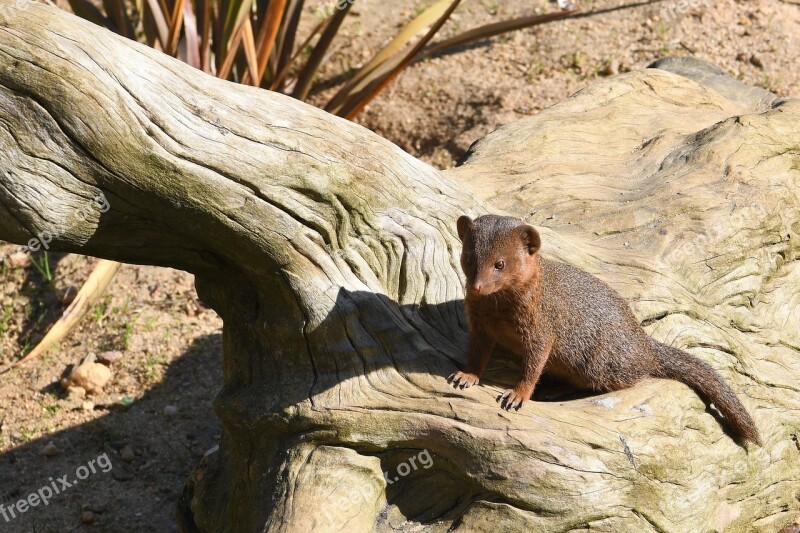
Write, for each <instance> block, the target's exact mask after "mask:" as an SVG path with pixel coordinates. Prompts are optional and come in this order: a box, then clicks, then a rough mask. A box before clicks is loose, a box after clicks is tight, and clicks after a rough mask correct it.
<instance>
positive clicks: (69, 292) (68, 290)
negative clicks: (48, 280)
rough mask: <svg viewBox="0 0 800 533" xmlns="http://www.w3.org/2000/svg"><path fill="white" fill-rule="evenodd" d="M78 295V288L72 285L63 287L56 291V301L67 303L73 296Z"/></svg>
mask: <svg viewBox="0 0 800 533" xmlns="http://www.w3.org/2000/svg"><path fill="white" fill-rule="evenodd" d="M77 295H78V289H76V288H75V287H73V286H69V287H65V288H63V289H59V290H58V291H56V297H57V298H58V301H59V302H61V303H62V304H64V305H69V304H71V303H72V302H74V301H75V296H77Z"/></svg>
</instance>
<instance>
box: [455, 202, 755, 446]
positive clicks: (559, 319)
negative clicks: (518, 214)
mask: <svg viewBox="0 0 800 533" xmlns="http://www.w3.org/2000/svg"><path fill="white" fill-rule="evenodd" d="M458 234H459V237H460V238H461V241H462V243H463V249H462V253H461V267H462V269H463V270H464V275H465V276H466V278H467V295H466V298H465V303H466V310H467V318H468V320H469V333H470V338H469V362H468V364H467V368H466V369H465V370H464V371H459V372H456V373H455V374H453V375H452V376H450V378H449V379H450V381H451V383H453V385H454V386H456V387H461V388H467V387H470V386H472V385H476V384H477V383H478V381H479V379H480V376H481V373H482V372H483V370H484V368H485V367H486V363H487V361H488V360H489V356H490V355H491V352H492V350H493V348H494V346H495V344H498V345H500V346H502V347H504V348H506V349H507V350H509V351H510V352H512V353H514V354H517V355H519V356H520V357H521V358H522V375H521V377H520V380H519V382H518V383H517V385H516V386H515V387H514V388H513V389H509V390H507V391H505V393H504V394H503V395H502V396H501V397H500V398H498V399H499V400H501V406H502V407H503V408H506V409H511V408H516V409H519V408H520V407H521V406H522V404H523V403H524V402H525V401H526V400H528V399H530V397H531V395H532V394H533V390H534V387H535V386H536V382H537V381H538V380H539V377H540V376H541V375H542V372H547V373H548V374H550V375H552V376H554V377H556V378H558V379H561V380H564V381H567V382H568V383H571V384H572V385H574V386H576V387H579V388H581V389H589V390H595V391H611V390H618V389H623V388H627V387H631V386H633V385H634V384H636V383H637V382H638V381H640V380H642V379H644V378H647V377H651V376H652V377H661V378H669V379H674V380H677V381H681V382H683V383H686V384H687V385H689V386H690V387H691V388H692V389H694V390H695V391H696V392H697V393H698V395H700V396H701V397H702V398H703V399H704V400H705V401H707V402H713V403H714V405H715V406H716V407H717V409H718V410H719V411H720V412H721V413H722V414H723V415H724V416H725V418H726V419H727V420H728V421H729V422H730V425H731V426H732V428H733V430H734V431H735V433H736V436H737V437H738V438H739V439H740V440H750V441H752V442H755V443H757V444H760V443H761V440H760V437H759V434H758V429H757V428H756V426H755V424H754V423H753V420H752V418H751V417H750V415H749V414H748V413H747V411H746V410H745V408H744V406H743V405H742V404H741V403H740V402H739V400H738V398H737V397H736V395H735V394H734V392H733V391H732V390H731V389H730V387H729V386H728V385H727V384H726V383H725V381H724V380H723V379H722V377H721V376H720V375H719V374H718V373H717V372H716V371H715V370H714V369H713V368H712V367H711V366H709V365H708V364H706V363H704V362H703V361H701V360H699V359H697V358H695V357H693V356H692V355H690V354H688V353H686V352H684V351H682V350H678V349H677V348H672V347H670V346H666V345H664V344H661V343H659V342H657V341H655V340H653V339H652V338H650V337H649V336H648V335H647V334H646V333H645V332H644V330H642V328H641V326H640V324H639V322H638V321H637V320H636V318H635V317H634V315H633V312H631V310H630V307H629V306H628V304H627V302H626V301H625V300H623V299H622V297H620V296H619V295H618V294H617V293H616V292H615V291H614V290H613V289H612V288H611V287H609V286H608V285H606V284H605V283H603V282H602V281H600V280H599V279H597V278H595V277H594V276H592V275H590V274H588V273H586V272H583V271H582V270H579V269H577V268H574V267H571V266H569V265H566V264H563V263H557V262H554V261H548V260H545V259H542V258H540V257H539V247H540V245H541V239H540V237H539V233H538V232H537V231H536V229H534V228H533V227H532V226H529V225H527V224H525V223H524V222H522V221H520V220H518V219H515V218H512V217H500V216H495V215H486V216H482V217H479V218H477V219H475V220H470V219H469V218H468V217H466V216H462V217H460V218H459V219H458ZM501 262H502V264H501ZM498 267H501V268H498Z"/></svg>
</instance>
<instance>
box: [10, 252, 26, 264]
mask: <svg viewBox="0 0 800 533" xmlns="http://www.w3.org/2000/svg"><path fill="white" fill-rule="evenodd" d="M8 264H9V265H11V268H25V267H27V266H28V265H30V264H31V257H30V255H29V254H27V253H25V252H15V253H13V254H11V255H9V256H8Z"/></svg>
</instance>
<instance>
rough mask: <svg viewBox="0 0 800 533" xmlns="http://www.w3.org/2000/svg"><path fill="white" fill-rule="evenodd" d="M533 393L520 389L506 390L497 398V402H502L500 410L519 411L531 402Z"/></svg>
mask: <svg viewBox="0 0 800 533" xmlns="http://www.w3.org/2000/svg"><path fill="white" fill-rule="evenodd" d="M532 393H533V391H529V390H521V389H520V388H519V387H517V388H515V389H506V390H505V392H503V394H501V395H500V396H498V397H497V401H498V402H500V408H501V409H505V410H506V411H510V410H511V409H514V410H516V411H519V408H520V407H522V405H523V404H524V403H525V402H526V401H528V400H530V398H531V394H532Z"/></svg>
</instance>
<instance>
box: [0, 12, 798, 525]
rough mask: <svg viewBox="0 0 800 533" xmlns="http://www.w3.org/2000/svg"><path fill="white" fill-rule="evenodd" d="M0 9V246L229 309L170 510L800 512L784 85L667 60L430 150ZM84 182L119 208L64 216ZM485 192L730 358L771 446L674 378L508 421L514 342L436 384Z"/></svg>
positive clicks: (461, 342) (765, 519)
mask: <svg viewBox="0 0 800 533" xmlns="http://www.w3.org/2000/svg"><path fill="white" fill-rule="evenodd" d="M0 8H2V9H0V239H4V240H8V241H12V242H15V243H25V242H27V241H29V240H30V239H31V238H33V237H34V236H36V235H38V234H41V233H43V232H47V233H49V234H51V235H52V242H51V244H50V245H51V246H52V247H53V248H55V249H57V250H61V251H70V252H77V253H82V254H88V255H93V256H98V257H105V258H110V259H115V260H119V261H126V262H132V263H144V264H152V265H165V266H172V267H176V268H180V269H184V270H187V271H189V272H192V273H193V274H195V275H196V285H197V291H198V293H199V295H200V297H201V298H202V299H203V300H204V301H205V302H207V303H208V304H209V305H211V306H212V307H213V308H214V309H215V310H216V311H217V312H218V313H219V314H220V315H221V316H222V318H223V319H224V324H225V325H224V351H225V353H224V365H225V369H224V375H225V379H224V387H223V388H222V390H221V391H220V392H219V395H218V398H217V400H216V410H217V413H218V415H219V417H220V419H221V420H222V423H223V426H224V432H223V438H222V441H221V444H220V446H219V449H218V451H216V452H215V453H212V454H210V455H208V456H207V457H206V458H205V459H204V460H203V463H202V464H201V465H200V466H199V467H198V469H197V470H196V471H195V472H194V473H193V474H192V475H191V476H190V479H189V481H188V482H187V486H186V489H185V493H184V498H183V501H182V503H181V505H180V508H179V510H178V521H179V523H180V524H181V527H182V528H183V529H184V530H186V531H195V530H199V531H303V532H305V531H312V530H313V531H340V530H347V531H354V532H361V531H422V530H425V531H448V530H451V529H454V530H458V531H488V530H492V531H583V530H587V529H591V530H592V531H615V532H617V531H636V532H640V531H679V532H687V531H774V530H777V529H779V528H780V527H781V526H783V525H785V524H786V523H788V522H791V520H792V519H794V518H795V517H796V515H797V514H798V510H799V509H800V443H798V434H800V292H799V290H798V287H800V262H798V257H800V255H799V254H800V211H799V208H800V102H798V101H796V100H786V101H781V100H779V99H778V98H776V97H775V96H774V95H772V94H770V93H768V92H766V91H762V90H759V89H755V88H752V87H748V86H744V85H742V84H740V83H739V82H737V81H735V80H733V79H731V78H729V77H727V76H726V75H725V74H724V73H722V72H718V71H716V70H715V69H714V68H713V67H709V66H706V65H702V64H699V63H698V62H693V61H688V60H687V61H680V60H668V61H664V62H661V63H660V64H658V65H655V66H656V67H658V68H651V69H644V70H639V71H636V72H631V73H627V74H624V75H620V76H617V77H614V78H611V79H607V80H602V81H599V82H597V83H595V84H594V85H592V86H590V87H588V88H586V89H584V90H582V91H580V92H579V93H577V94H575V95H574V96H572V97H571V98H569V99H567V100H565V101H564V102H562V103H560V104H558V105H556V106H554V107H552V108H550V109H547V110H545V111H543V112H541V113H539V114H537V115H536V116H533V117H530V118H526V119H524V120H520V121H519V122H516V123H514V124H511V125H508V126H506V127H504V128H501V129H500V130H498V131H496V132H494V133H493V134H491V135H489V136H488V137H486V138H485V139H483V140H481V141H479V142H478V143H476V144H475V145H474V146H473V147H472V148H471V150H470V152H469V153H468V154H467V156H466V158H465V163H464V164H463V165H461V166H459V167H458V168H455V169H453V170H451V171H448V172H439V171H437V170H435V169H433V168H431V167H430V166H428V165H426V164H424V163H422V162H420V161H418V160H416V159H415V158H413V157H411V156H409V155H408V154H406V153H404V152H402V151H401V150H399V149H398V148H397V147H395V146H394V145H392V144H391V143H389V142H387V141H386V140H384V139H381V138H380V137H378V136H376V135H374V134H372V133H371V132H369V131H367V130H366V129H364V128H362V127H360V126H358V125H356V124H353V123H350V122H346V121H344V120H341V119H338V118H335V117H333V116H330V115H328V114H326V113H324V112H322V111H320V110H318V109H315V108H313V107H310V106H308V105H305V104H303V103H300V102H297V101H295V100H292V99H290V98H288V97H285V96H281V95H278V94H273V93H269V92H267V91H263V90H257V89H254V88H248V87H243V86H237V85H233V84H231V83H227V82H224V81H220V80H218V79H214V78H212V77H209V76H207V75H204V74H202V73H201V72H199V71H196V70H193V69H191V68H190V67H188V66H186V65H183V64H181V63H179V62H178V61H176V60H173V59H170V58H168V57H166V56H164V55H161V54H159V53H158V52H156V51H153V50H151V49H148V48H146V47H144V46H140V45H137V44H134V43H132V42H130V41H126V40H123V39H122V38H119V37H116V36H114V35H112V34H111V33H109V32H107V31H104V30H102V29H99V28H98V27H95V26H93V25H91V24H89V23H87V22H84V21H81V20H79V19H77V18H75V17H73V16H71V15H68V14H66V13H64V12H61V11H58V10H56V9H54V8H49V7H45V6H41V5H34V4H30V3H27V2H26V1H25V0H15V1H14V2H7V1H6V0H2V3H0ZM100 193H102V194H103V195H104V196H105V197H106V198H107V200H108V203H109V204H110V209H109V210H108V211H107V212H104V213H101V212H99V211H91V212H93V213H95V216H93V217H91V216H90V217H85V218H82V217H72V216H70V214H71V213H73V212H75V211H78V210H81V208H82V207H83V206H84V205H85V203H86V202H89V201H91V200H92V199H93V198H95V197H97V195H98V194H100ZM490 211H491V212H499V211H505V212H507V213H512V214H516V215H518V216H520V217H523V218H525V219H526V220H528V221H529V222H531V223H533V224H535V225H538V226H539V227H541V228H542V235H543V239H544V249H543V250H544V252H543V253H544V254H545V255H546V256H548V257H551V258H555V259H559V260H562V261H566V262H569V263H572V264H574V265H577V266H579V267H581V268H584V269H586V270H588V271H590V272H592V273H594V274H596V275H597V276H599V277H600V278H602V279H603V280H605V281H607V282H608V283H610V284H611V285H612V286H614V287H615V288H616V289H617V290H618V291H619V292H620V293H622V294H623V295H624V296H625V297H626V298H628V299H630V301H631V302H632V306H633V309H634V311H635V313H636V315H637V317H639V319H640V320H641V321H642V324H643V325H644V326H645V328H646V329H647V331H648V332H649V333H651V334H652V335H653V336H654V337H655V338H657V339H659V340H661V341H664V342H667V343H670V344H673V345H675V346H679V347H681V348H686V349H688V350H689V351H691V352H692V353H693V354H695V355H697V356H698V357H700V358H702V359H704V360H706V361H708V362H709V363H711V364H712V365H713V366H714V367H716V368H717V369H719V371H720V372H721V373H722V374H723V375H724V376H725V377H726V378H727V379H728V380H729V382H730V383H731V384H732V386H733V388H734V389H735V390H736V391H737V392H738V394H739V395H740V397H741V398H742V400H743V402H744V403H745V404H746V406H747V407H748V409H749V410H750V411H751V412H752V413H753V414H754V416H755V418H756V421H757V423H758V425H759V429H760V431H761V435H762V437H763V438H764V440H765V444H764V446H763V447H760V448H759V447H750V448H749V449H745V448H742V447H740V446H738V445H736V444H735V442H734V441H733V440H732V439H731V438H730V437H729V436H728V435H726V434H725V433H724V430H723V426H722V425H721V424H720V423H719V421H718V420H717V419H716V418H715V416H714V411H713V410H711V409H707V408H706V406H705V405H704V404H703V403H702V402H701V401H700V399H699V398H698V397H697V396H696V395H695V394H694V393H692V392H691V391H690V390H689V389H688V388H687V387H685V386H684V385H682V384H679V383H677V382H671V381H664V380H650V381H647V382H644V383H641V384H640V385H638V386H636V387H634V388H632V389H629V390H625V391H621V392H615V393H611V394H604V395H599V396H584V397H579V398H572V397H568V399H563V398H562V399H561V400H558V401H549V402H548V401H538V402H531V403H529V404H528V405H527V406H526V407H525V408H524V409H523V410H521V411H520V412H518V413H517V412H511V413H506V412H503V411H501V410H499V409H498V406H497V403H496V401H495V398H496V396H497V395H498V393H499V392H500V391H501V390H502V388H503V387H505V386H508V385H509V384H511V383H512V381H513V379H514V376H515V372H516V371H515V369H514V368H513V367H514V365H515V364H516V363H515V362H514V361H513V360H512V359H511V358H508V357H506V358H504V357H496V358H495V359H494V360H493V362H492V363H491V365H492V366H491V367H490V369H489V371H488V374H487V376H486V379H485V383H483V384H482V386H481V387H477V388H473V389H469V390H466V391H461V390H454V389H453V388H451V387H449V386H448V385H447V383H446V381H445V378H446V376H447V375H449V374H450V373H451V372H452V371H453V370H454V369H455V368H456V367H457V366H459V365H463V363H464V362H465V358H466V351H465V349H466V334H465V320H464V314H463V306H462V296H463V280H462V277H461V273H460V269H459V264H458V254H459V250H460V243H459V242H458V238H457V236H456V232H455V220H456V217H457V216H458V215H460V214H463V213H467V214H472V215H477V214H480V213H484V212H490ZM64 221H68V223H64ZM428 458H429V459H430V461H428ZM385 473H386V474H385Z"/></svg>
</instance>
